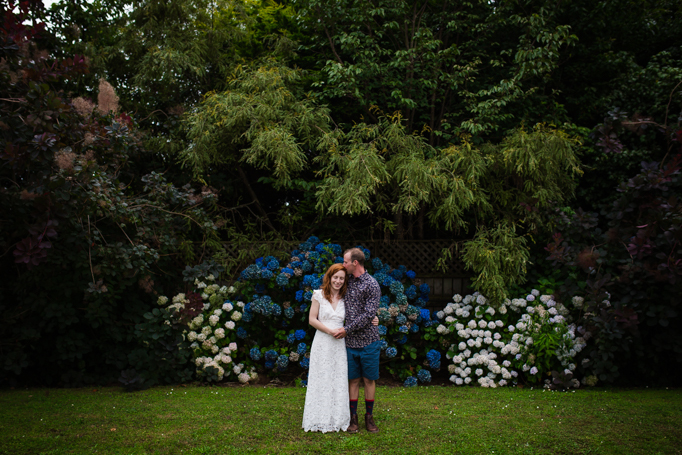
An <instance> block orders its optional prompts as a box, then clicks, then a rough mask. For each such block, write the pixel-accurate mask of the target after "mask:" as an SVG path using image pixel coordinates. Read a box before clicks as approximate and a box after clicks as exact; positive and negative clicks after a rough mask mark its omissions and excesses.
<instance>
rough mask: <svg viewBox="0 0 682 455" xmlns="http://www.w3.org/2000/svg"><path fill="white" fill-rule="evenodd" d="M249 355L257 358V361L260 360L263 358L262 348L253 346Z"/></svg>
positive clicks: (254, 358)
mask: <svg viewBox="0 0 682 455" xmlns="http://www.w3.org/2000/svg"><path fill="white" fill-rule="evenodd" d="M249 357H251V358H252V359H253V360H255V361H256V362H257V361H259V360H260V359H261V352H260V349H258V348H251V350H250V351H249Z"/></svg>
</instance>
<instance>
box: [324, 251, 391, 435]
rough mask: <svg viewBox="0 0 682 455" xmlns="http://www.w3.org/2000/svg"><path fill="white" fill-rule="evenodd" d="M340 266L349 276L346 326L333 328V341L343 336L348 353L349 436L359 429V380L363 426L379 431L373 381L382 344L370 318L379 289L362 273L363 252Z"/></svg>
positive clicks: (345, 258) (347, 257)
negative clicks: (363, 395)
mask: <svg viewBox="0 0 682 455" xmlns="http://www.w3.org/2000/svg"><path fill="white" fill-rule="evenodd" d="M343 266H344V267H345V268H346V271H347V272H348V274H349V278H348V290H347V291H346V295H345V297H344V301H345V305H346V325H345V326H343V327H341V328H339V329H336V330H335V331H334V333H333V335H334V337H335V338H344V337H346V351H347V353H348V394H349V396H350V425H349V426H348V430H347V431H348V432H349V433H357V432H358V431H359V430H360V427H359V424H358V398H359V396H360V378H362V380H363V381H364V383H365V427H366V428H367V431H369V432H371V433H376V432H378V431H379V429H378V428H377V426H376V424H375V423H374V417H373V415H372V412H373V409H374V395H375V391H376V381H377V379H379V356H380V355H381V344H380V337H379V329H378V327H377V326H374V325H372V319H374V316H376V314H377V310H378V309H379V301H380V299H381V288H380V287H379V283H377V280H375V279H374V278H373V277H372V276H371V275H370V274H369V273H367V271H366V270H365V253H364V252H363V251H362V250H361V249H359V248H351V249H350V250H346V251H345V252H344V254H343Z"/></svg>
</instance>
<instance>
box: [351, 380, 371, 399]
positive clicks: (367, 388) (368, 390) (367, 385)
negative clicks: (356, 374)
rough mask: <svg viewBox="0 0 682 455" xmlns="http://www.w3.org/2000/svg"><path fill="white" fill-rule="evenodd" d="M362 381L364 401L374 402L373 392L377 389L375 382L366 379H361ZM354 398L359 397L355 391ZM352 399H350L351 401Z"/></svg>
mask: <svg viewBox="0 0 682 455" xmlns="http://www.w3.org/2000/svg"><path fill="white" fill-rule="evenodd" d="M362 380H363V381H364V382H365V400H374V392H375V391H376V388H377V382H376V381H373V380H371V379H367V378H362ZM358 382H359V380H358ZM351 396H352V395H351ZM355 396H356V397H357V396H359V391H356V395H355ZM352 399H353V398H351V400H352Z"/></svg>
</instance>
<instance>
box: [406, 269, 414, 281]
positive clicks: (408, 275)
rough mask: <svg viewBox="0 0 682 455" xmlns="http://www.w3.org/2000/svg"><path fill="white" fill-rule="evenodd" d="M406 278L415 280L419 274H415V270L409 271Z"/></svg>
mask: <svg viewBox="0 0 682 455" xmlns="http://www.w3.org/2000/svg"><path fill="white" fill-rule="evenodd" d="M405 276H407V277H408V278H409V279H411V280H414V278H415V277H416V276H417V274H416V273H414V271H413V270H408V271H407V272H405Z"/></svg>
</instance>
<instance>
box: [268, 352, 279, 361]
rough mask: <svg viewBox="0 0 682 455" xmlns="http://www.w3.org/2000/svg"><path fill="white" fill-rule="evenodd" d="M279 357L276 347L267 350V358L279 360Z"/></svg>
mask: <svg viewBox="0 0 682 455" xmlns="http://www.w3.org/2000/svg"><path fill="white" fill-rule="evenodd" d="M277 357H279V354H278V353H277V351H275V350H274V349H270V350H269V351H266V352H265V360H272V361H275V360H277Z"/></svg>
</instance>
